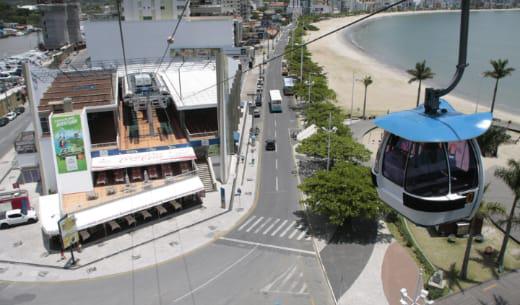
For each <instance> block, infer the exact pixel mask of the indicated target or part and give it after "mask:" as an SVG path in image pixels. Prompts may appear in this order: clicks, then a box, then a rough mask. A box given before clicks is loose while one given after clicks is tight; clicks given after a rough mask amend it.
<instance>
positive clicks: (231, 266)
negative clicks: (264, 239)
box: [173, 245, 258, 303]
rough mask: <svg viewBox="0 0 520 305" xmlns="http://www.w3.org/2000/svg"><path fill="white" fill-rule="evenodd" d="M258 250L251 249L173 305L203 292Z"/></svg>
mask: <svg viewBox="0 0 520 305" xmlns="http://www.w3.org/2000/svg"><path fill="white" fill-rule="evenodd" d="M256 248H258V245H257V246H255V247H254V248H253V249H251V250H250V251H249V252H247V253H246V254H245V255H244V256H242V257H241V258H239V259H238V260H237V261H235V262H234V263H233V264H231V265H229V266H227V267H226V268H225V269H224V270H222V271H220V272H219V273H217V274H216V275H215V276H214V277H212V278H210V279H209V280H207V281H206V282H205V283H204V284H202V285H200V286H198V287H197V288H195V289H193V290H191V291H190V292H188V293H186V294H184V295H182V296H180V297H178V298H176V299H175V300H173V303H176V302H178V301H180V300H182V299H184V298H186V297H188V296H190V295H191V294H193V293H195V292H197V291H199V290H201V289H202V288H204V287H206V286H208V285H209V284H211V283H212V282H213V281H215V280H216V279H218V278H219V277H221V276H222V275H223V274H224V273H226V272H228V271H229V270H231V268H233V267H235V266H236V265H238V264H240V263H241V262H242V261H243V260H244V259H246V258H247V257H248V256H249V255H251V254H252V253H253V252H254V251H255V250H256Z"/></svg>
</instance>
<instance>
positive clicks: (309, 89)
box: [307, 73, 313, 104]
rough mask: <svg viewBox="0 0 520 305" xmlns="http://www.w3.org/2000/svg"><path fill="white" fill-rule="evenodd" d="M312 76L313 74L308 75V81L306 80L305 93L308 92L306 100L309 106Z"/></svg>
mask: <svg viewBox="0 0 520 305" xmlns="http://www.w3.org/2000/svg"><path fill="white" fill-rule="evenodd" d="M312 75H313V73H309V79H308V80H307V85H308V86H307V88H308V89H307V92H308V95H309V99H308V102H309V104H310V103H311V87H312Z"/></svg>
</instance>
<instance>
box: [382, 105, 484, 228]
mask: <svg viewBox="0 0 520 305" xmlns="http://www.w3.org/2000/svg"><path fill="white" fill-rule="evenodd" d="M439 107H440V114H439V115H436V116H429V115H426V114H425V113H424V106H423V105H421V106H419V107H418V108H416V109H413V110H408V111H403V112H396V113H392V114H390V115H387V116H385V117H382V118H378V119H376V120H375V121H374V123H375V124H376V125H377V126H378V127H380V128H382V129H384V130H385V135H384V137H383V140H382V141H381V145H380V147H379V150H378V152H377V155H376V161H375V164H374V167H373V169H372V174H373V175H374V182H375V184H376V186H377V191H378V194H379V197H380V198H381V199H382V200H383V201H384V202H386V203H387V204H388V205H389V206H391V207H392V208H393V209H395V210H396V211H398V212H399V213H401V214H402V215H404V216H405V217H407V218H408V219H410V220H411V221H412V222H414V223H416V224H419V225H423V226H432V225H437V224H441V223H445V222H450V221H456V220H460V219H468V218H470V217H471V216H472V215H473V214H474V213H475V212H476V210H477V209H478V206H479V205H480V202H481V200H482V193H483V185H484V170H483V167H482V160H481V157H480V156H481V153H480V149H479V146H478V143H477V141H476V140H475V138H476V137H478V136H479V135H481V134H482V133H484V132H485V131H486V130H487V129H488V128H489V126H490V125H491V121H492V116H491V113H477V114H472V115H465V114H462V113H459V112H456V111H455V109H453V108H452V107H451V105H450V104H449V103H448V102H446V101H444V100H441V101H440V105H439Z"/></svg>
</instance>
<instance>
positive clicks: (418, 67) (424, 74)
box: [406, 60, 435, 107]
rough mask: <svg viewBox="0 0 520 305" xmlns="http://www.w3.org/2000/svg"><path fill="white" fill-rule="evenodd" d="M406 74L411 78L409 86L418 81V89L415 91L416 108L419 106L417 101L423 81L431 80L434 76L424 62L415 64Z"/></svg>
mask: <svg viewBox="0 0 520 305" xmlns="http://www.w3.org/2000/svg"><path fill="white" fill-rule="evenodd" d="M406 72H407V73H408V74H410V75H411V76H412V78H410V80H408V83H409V84H411V83H413V82H415V81H419V89H417V105H416V107H417V106H419V99H420V97H421V84H422V81H423V80H426V79H431V78H433V76H434V75H435V73H433V72H432V69H430V67H428V66H427V65H426V60H423V61H422V62H418V63H416V64H415V69H410V70H406Z"/></svg>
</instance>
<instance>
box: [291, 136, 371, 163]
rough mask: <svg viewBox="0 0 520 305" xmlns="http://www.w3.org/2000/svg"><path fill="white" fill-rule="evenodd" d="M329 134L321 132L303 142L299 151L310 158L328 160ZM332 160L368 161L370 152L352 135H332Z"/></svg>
mask: <svg viewBox="0 0 520 305" xmlns="http://www.w3.org/2000/svg"><path fill="white" fill-rule="evenodd" d="M327 142H328V134H327V133H326V132H325V131H322V130H319V131H318V132H317V133H315V134H314V135H312V136H310V137H308V138H307V139H305V140H303V141H302V142H301V143H300V145H299V146H298V148H297V151H298V152H299V153H302V154H306V155H308V156H313V157H319V158H327ZM330 159H331V160H334V161H364V162H366V161H368V160H369V159H370V151H369V150H367V149H366V148H365V146H363V145H362V144H360V143H358V142H356V141H355V140H354V139H353V138H352V137H351V136H350V135H339V134H336V133H332V134H331V135H330Z"/></svg>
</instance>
